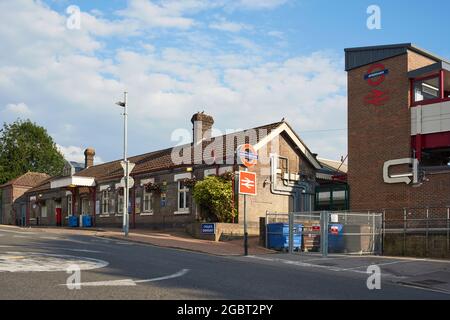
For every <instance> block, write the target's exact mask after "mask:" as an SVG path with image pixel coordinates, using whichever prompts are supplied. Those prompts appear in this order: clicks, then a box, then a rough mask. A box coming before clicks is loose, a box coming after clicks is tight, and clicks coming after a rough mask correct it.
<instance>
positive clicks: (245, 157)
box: [237, 143, 258, 168]
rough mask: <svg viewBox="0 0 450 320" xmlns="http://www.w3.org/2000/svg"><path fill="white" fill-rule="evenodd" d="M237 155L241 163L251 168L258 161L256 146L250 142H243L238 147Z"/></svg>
mask: <svg viewBox="0 0 450 320" xmlns="http://www.w3.org/2000/svg"><path fill="white" fill-rule="evenodd" d="M237 155H238V157H239V159H240V163H241V164H243V165H244V166H246V167H247V168H251V167H253V166H255V165H256V163H257V162H258V153H257V152H256V150H255V148H253V146H252V145H251V144H249V143H246V144H243V145H241V146H239V147H238V148H237Z"/></svg>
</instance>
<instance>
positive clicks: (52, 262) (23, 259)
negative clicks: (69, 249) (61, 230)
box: [0, 252, 109, 272]
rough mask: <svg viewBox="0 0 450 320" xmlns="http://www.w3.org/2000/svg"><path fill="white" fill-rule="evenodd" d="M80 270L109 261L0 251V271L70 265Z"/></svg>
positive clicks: (46, 269) (61, 268)
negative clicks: (76, 266)
mask: <svg viewBox="0 0 450 320" xmlns="http://www.w3.org/2000/svg"><path fill="white" fill-rule="evenodd" d="M74 264H75V265H78V266H79V267H80V270H91V269H98V268H103V267H106V266H107V265H108V264H109V263H108V262H106V261H103V260H100V259H93V258H87V257H79V256H72V255H61V254H46V253H37V252H6V253H3V254H2V253H0V272H55V271H63V272H65V271H66V270H67V268H68V267H69V266H71V265H74Z"/></svg>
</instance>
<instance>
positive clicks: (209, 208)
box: [193, 176, 235, 222]
mask: <svg viewBox="0 0 450 320" xmlns="http://www.w3.org/2000/svg"><path fill="white" fill-rule="evenodd" d="M193 197H194V199H195V202H196V203H197V204H198V205H199V206H200V207H201V208H202V217H203V218H206V219H208V218H211V215H212V217H213V218H214V220H216V221H218V222H231V221H232V219H233V217H234V215H235V210H234V208H233V201H232V199H233V187H232V181H231V180H229V179H226V178H224V177H217V176H208V177H206V178H205V179H204V180H202V181H199V182H197V183H196V184H195V186H194V191H193Z"/></svg>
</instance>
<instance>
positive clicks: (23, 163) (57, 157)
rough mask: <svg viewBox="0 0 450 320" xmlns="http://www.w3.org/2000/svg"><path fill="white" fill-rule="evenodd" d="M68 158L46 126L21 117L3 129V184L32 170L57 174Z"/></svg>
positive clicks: (0, 154)
mask: <svg viewBox="0 0 450 320" xmlns="http://www.w3.org/2000/svg"><path fill="white" fill-rule="evenodd" d="M63 167H64V157H63V156H62V154H61V153H60V152H59V151H58V149H57V148H56V144H55V142H54V141H53V139H52V137H50V136H49V135H48V133H47V130H45V128H43V127H40V126H38V125H37V124H35V123H32V122H31V121H30V120H25V121H23V120H20V119H19V120H17V121H15V122H13V123H11V124H6V123H5V124H4V125H3V128H2V129H0V184H2V183H5V182H7V181H9V180H11V179H14V178H17V177H18V176H20V175H22V174H24V173H26V172H28V171H34V172H42V173H47V174H49V175H57V174H60V173H61V172H62V169H63Z"/></svg>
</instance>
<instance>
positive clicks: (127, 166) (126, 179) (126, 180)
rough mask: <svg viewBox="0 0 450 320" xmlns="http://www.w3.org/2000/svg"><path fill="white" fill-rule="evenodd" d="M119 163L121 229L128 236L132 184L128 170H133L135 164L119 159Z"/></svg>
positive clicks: (132, 180)
mask: <svg viewBox="0 0 450 320" xmlns="http://www.w3.org/2000/svg"><path fill="white" fill-rule="evenodd" d="M120 165H121V166H122V168H123V173H124V175H123V178H122V180H121V181H120V185H121V187H123V191H124V192H123V195H124V199H123V229H124V232H125V235H126V236H128V229H129V226H130V215H129V212H128V202H129V199H130V192H129V191H130V190H129V189H130V188H132V187H133V186H134V179H133V178H132V177H130V172H131V171H133V169H134V167H135V166H136V165H135V164H134V163H131V162H130V161H128V160H126V161H121V162H120Z"/></svg>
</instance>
